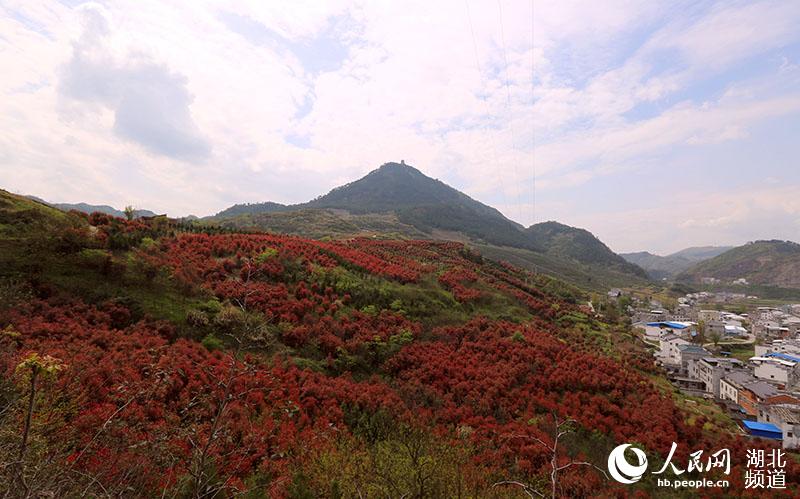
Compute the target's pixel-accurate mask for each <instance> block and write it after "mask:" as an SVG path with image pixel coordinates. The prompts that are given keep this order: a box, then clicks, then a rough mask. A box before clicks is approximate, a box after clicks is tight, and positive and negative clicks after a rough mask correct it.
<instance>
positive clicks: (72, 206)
mask: <svg viewBox="0 0 800 499" xmlns="http://www.w3.org/2000/svg"><path fill="white" fill-rule="evenodd" d="M27 197H28V198H30V199H33V200H35V201H39V202H40V203H44V204H46V205H50V206H52V207H54V208H58V209H59V210H63V211H69V210H77V211H82V212H84V213H94V212H96V211H99V212H100V213H105V214H107V215H113V216H115V217H121V218H124V217H125V212H124V211H122V210H118V209H116V208H114V207H113V206H108V205H106V204H87V203H50V202H48V201H45V200H44V199H41V198H37V197H36V196H27ZM153 215H155V213H153V212H152V211H150V210H134V212H133V216H134V217H136V218H139V217H152V216H153Z"/></svg>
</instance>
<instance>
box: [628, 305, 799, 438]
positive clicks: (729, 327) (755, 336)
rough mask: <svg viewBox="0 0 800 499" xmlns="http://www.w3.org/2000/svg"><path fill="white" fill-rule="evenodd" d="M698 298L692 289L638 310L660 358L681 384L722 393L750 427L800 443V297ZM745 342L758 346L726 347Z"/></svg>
mask: <svg viewBox="0 0 800 499" xmlns="http://www.w3.org/2000/svg"><path fill="white" fill-rule="evenodd" d="M697 295H699V293H698V294H697ZM699 298H702V297H699V296H691V295H687V297H685V299H682V300H680V302H679V303H678V306H677V307H675V310H665V309H663V308H658V307H655V308H653V307H652V305H653V304H652V303H649V304H648V306H646V307H640V308H639V309H638V310H636V311H634V313H633V321H634V325H635V326H638V327H640V328H642V329H644V333H645V335H644V339H645V341H646V342H647V343H649V344H650V345H652V346H653V347H655V349H654V355H655V358H656V362H657V363H658V364H659V365H661V366H662V367H663V368H664V369H665V371H666V372H667V375H668V377H669V379H670V380H671V381H672V382H673V384H675V385H676V386H678V387H679V388H680V389H681V390H682V391H684V392H686V393H688V394H691V395H696V396H702V397H706V398H709V399H714V400H715V401H717V402H718V403H719V404H720V405H721V406H722V407H724V408H725V409H726V410H727V411H729V412H728V413H729V414H730V415H731V416H732V417H733V418H734V419H736V420H739V421H741V423H742V427H743V430H744V431H746V432H748V433H750V434H751V435H754V436H758V437H762V438H774V439H779V440H781V441H782V445H783V447H784V448H786V449H797V448H800V305H784V306H781V307H758V308H756V309H753V310H748V313H741V314H737V313H732V312H727V311H724V310H711V309H704V308H701V307H702V304H704V303H705V302H704V301H702V300H700V299H699ZM701 334H702V335H704V341H700V340H701V338H702V336H701ZM710 338H714V340H713V341H712V340H711V339H710ZM712 344H713V345H714V346H713V347H712ZM742 345H750V346H752V347H753V348H754V354H753V355H752V356H749V355H748V356H746V357H741V356H740V358H741V360H739V359H736V358H733V357H732V356H731V353H730V352H727V351H725V348H726V347H729V348H730V347H732V346H739V347H741V346H742ZM711 350H714V351H715V353H712V351H711Z"/></svg>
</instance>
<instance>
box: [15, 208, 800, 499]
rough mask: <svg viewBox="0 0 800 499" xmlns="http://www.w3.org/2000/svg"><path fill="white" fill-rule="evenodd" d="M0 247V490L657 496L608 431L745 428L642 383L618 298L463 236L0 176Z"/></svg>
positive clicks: (715, 433) (654, 437)
mask: <svg viewBox="0 0 800 499" xmlns="http://www.w3.org/2000/svg"><path fill="white" fill-rule="evenodd" d="M0 245H2V258H3V262H2V264H3V265H2V266H1V267H0V296H2V299H1V300H0V371H1V372H2V373H3V377H2V382H1V383H0V407H2V408H3V410H2V412H1V413H0V493H5V492H9V491H18V490H22V491H24V492H25V494H24V495H25V496H26V497H40V496H47V497H77V496H98V497H99V496H102V497H106V496H108V497H111V496H114V497H119V496H126V497H128V496H135V497H153V496H161V497H232V496H236V495H244V494H249V496H250V497H276V498H281V497H285V498H310V497H342V498H344V497H348V498H349V497H418V498H423V497H437V498H439V497H441V498H445V497H448V498H449V497H527V496H528V495H530V494H533V492H531V491H534V490H535V491H537V492H538V493H542V494H546V495H550V494H551V493H553V494H556V495H563V496H569V497H596V496H597V495H598V494H600V495H603V494H609V495H610V494H628V493H631V492H632V491H639V493H642V494H649V493H651V492H652V491H653V490H654V484H653V479H652V477H645V478H644V479H643V480H642V481H641V482H640V483H638V484H636V485H635V486H632V487H628V488H625V489H622V488H621V486H619V485H615V482H611V481H609V480H608V479H607V478H606V477H605V476H604V474H603V472H602V471H600V470H601V469H603V468H604V463H605V459H606V458H607V455H608V451H609V450H610V449H611V448H612V447H613V446H615V445H617V444H619V443H623V442H634V441H635V442H638V443H640V444H641V445H642V446H643V447H644V448H645V449H647V450H648V451H649V452H652V453H653V454H654V455H661V456H663V455H666V453H667V451H668V450H669V448H670V446H671V443H672V442H679V443H681V448H680V449H679V451H678V454H679V456H676V458H678V457H679V458H680V459H681V460H682V461H684V462H685V461H686V459H687V455H688V452H690V451H691V450H695V449H696V448H714V447H720V446H722V445H725V446H728V447H730V448H732V449H734V452H739V454H740V455H743V453H744V451H743V449H744V446H745V445H746V446H748V447H752V446H753V443H752V442H745V441H744V440H738V439H735V438H734V437H732V436H730V435H729V434H728V433H727V429H726V426H725V421H724V419H715V417H714V416H713V414H714V413H713V412H703V411H702V410H700V406H697V407H695V408H694V409H692V408H688V409H679V408H678V406H677V405H676V401H675V399H674V398H673V393H672V392H671V391H668V390H665V389H664V388H663V387H662V386H661V385H656V384H654V382H653V381H651V380H652V379H653V378H652V377H651V375H652V374H653V373H654V369H655V368H654V367H653V366H652V363H651V361H650V357H649V355H648V353H647V352H646V351H645V350H644V348H643V347H642V346H641V344H639V343H638V342H637V340H636V339H635V336H634V335H633V334H631V333H630V332H629V330H628V328H627V326H626V325H625V324H624V323H622V322H618V321H617V316H616V314H612V312H611V311H612V310H613V308H612V307H613V305H612V304H607V307H608V310H609V313H608V314H609V315H607V316H606V317H598V316H595V315H594V314H592V313H591V312H590V311H589V310H588V309H586V308H585V307H584V306H583V305H582V304H583V303H585V300H586V296H584V294H583V293H582V292H580V291H578V290H576V289H574V288H572V287H570V286H567V285H564V284H563V283H561V282H559V281H556V280H553V279H550V278H547V277H543V276H541V275H537V274H532V273H529V272H526V271H523V270H520V269H519V268H517V267H514V266H512V265H510V264H507V263H501V262H496V261H493V260H489V259H487V258H485V257H484V256H482V255H481V254H479V253H477V252H476V251H474V250H472V249H470V248H469V247H467V246H465V245H464V244H462V243H458V242H433V241H413V240H411V241H397V240H369V239H358V238H357V239H348V240H339V241H319V240H310V239H303V238H299V237H294V236H287V235H274V234H264V233H259V234H241V233H234V232H231V231H230V230H227V229H220V228H213V227H202V228H198V227H197V226H195V225H184V224H180V223H177V222H176V221H174V220H169V219H166V218H157V219H153V220H148V221H147V222H144V221H137V220H133V221H128V220H124V219H120V218H114V217H109V216H108V215H105V214H99V213H96V214H92V215H85V214H81V213H77V212H71V213H63V212H60V211H57V210H54V209H52V208H50V207H48V206H45V205H41V204H38V203H35V202H32V201H30V200H27V199H24V198H20V197H17V196H13V195H10V194H8V193H5V192H2V193H0ZM558 429H560V430H562V431H565V433H564V435H563V436H562V437H561V439H560V443H559V446H558V449H557V450H556V452H555V454H553V452H552V451H551V450H548V449H549V447H548V446H549V445H551V443H552V442H553V439H554V435H555V434H556V433H557V431H558ZM689 443H690V444H691V448H690V447H689V446H688V445H687V444H689ZM580 462H586V463H591V464H593V465H595V466H596V467H595V466H588V465H581V464H578V463H580ZM552 463H556V464H557V466H559V467H560V466H565V467H564V468H562V469H561V471H560V472H559V473H558V474H557V476H556V477H555V478H553V475H551V474H550V472H551V471H552V468H551V466H552ZM570 463H572V464H571V465H570ZM740 471H741V470H738V469H736V470H734V473H733V475H732V476H731V477H730V478H731V480H732V482H733V483H738V482H737V480H738V481H741V477H742V476H743V472H741V473H740ZM789 473H790V476H789V477H787V480H789V479H796V477H797V476H798V475H797V469H796V466H795V465H794V464H791V465H790V467H789ZM704 476H705V477H709V476H713V475H712V474H709V473H706V474H705V475H704ZM512 482H513V483H512ZM739 489H740V490H741V484H739Z"/></svg>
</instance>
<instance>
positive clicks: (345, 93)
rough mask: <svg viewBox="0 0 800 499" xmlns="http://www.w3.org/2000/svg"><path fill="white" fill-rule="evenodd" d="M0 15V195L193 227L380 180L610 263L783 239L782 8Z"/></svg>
mask: <svg viewBox="0 0 800 499" xmlns="http://www.w3.org/2000/svg"><path fill="white" fill-rule="evenodd" d="M288 5H289V4H286V3H285V2H232V3H228V4H225V6H224V7H223V6H221V5H220V4H218V3H215V2H203V1H199V2H196V3H193V8H192V9H186V8H185V7H184V6H182V4H177V3H175V4H173V3H170V2H161V1H159V2H156V1H152V2H150V1H142V2H137V3H136V4H130V3H117V2H102V1H101V2H91V3H81V2H75V1H70V2H31V1H26V2H19V1H0V186H2V187H4V188H6V189H10V190H12V191H16V192H23V193H29V194H35V195H37V196H40V197H43V198H45V199H48V200H52V201H65V202H77V201H84V202H90V203H98V204H100V203H102V204H112V205H116V206H123V205H126V204H134V205H136V206H140V207H144V208H148V209H152V210H154V211H162V212H168V213H170V214H171V215H185V214H189V213H193V214H196V215H206V214H211V213H214V212H216V211H219V210H221V209H223V208H225V207H226V206H228V205H230V204H233V203H236V202H255V201H267V200H271V201H278V202H284V203H291V202H300V201H305V200H308V199H310V198H313V197H315V196H317V195H319V194H322V193H324V192H326V191H327V190H329V189H331V188H332V187H335V186H336V185H339V184H342V183H345V182H348V181H351V180H353V179H355V178H358V177H360V176H361V175H363V174H365V173H367V172H368V171H370V170H372V169H374V168H376V167H378V166H379V165H380V164H382V163H384V162H387V161H397V160H400V159H405V160H406V162H407V163H409V164H413V165H414V166H416V167H418V168H419V169H421V170H422V171H423V172H425V173H427V174H429V175H431V176H433V177H436V178H439V179H441V180H443V181H445V182H447V183H449V184H451V185H452V186H454V187H456V188H458V189H460V190H463V191H464V192H466V193H468V194H470V195H471V196H473V197H474V198H476V199H478V200H480V201H483V202H485V203H487V204H491V205H493V206H495V207H497V208H498V209H500V210H501V211H502V212H503V213H504V214H506V216H508V217H509V218H512V219H514V220H517V221H518V222H520V223H523V224H525V225H529V224H531V223H534V222H540V221H544V220H551V219H555V220H558V221H561V222H564V223H568V224H571V225H576V226H580V227H585V228H587V229H589V230H591V231H592V232H594V233H595V234H596V235H598V236H599V237H600V238H601V239H602V240H603V241H605V242H606V243H607V244H608V245H609V246H610V247H611V248H612V249H614V250H616V251H620V252H622V251H636V250H649V251H653V252H657V253H662V254H664V253H669V252H671V251H675V250H678V249H681V248H683V247H686V246H692V245H706V244H726V245H727V244H742V243H745V242H747V241H750V240H754V239H762V238H780V239H793V240H800V164H798V159H797V158H798V157H800V154H798V153H800V140H797V137H798V132H799V131H800V2H796V1H794V0H764V1H748V2H738V1H721V2H714V1H693V2H688V1H673V2H654V1H650V0H648V1H637V0H619V1H617V0H607V1H604V2H588V1H570V0H562V1H539V0H534V1H533V2H531V1H509V0H499V1H497V0H488V1H478V0H466V1H464V0H457V1H449V0H447V1H442V2H424V1H407V2H389V1H355V0H333V1H329V2H319V1H315V0H314V1H312V0H307V1H306V0H299V1H296V2H292V3H291V5H290V6H288Z"/></svg>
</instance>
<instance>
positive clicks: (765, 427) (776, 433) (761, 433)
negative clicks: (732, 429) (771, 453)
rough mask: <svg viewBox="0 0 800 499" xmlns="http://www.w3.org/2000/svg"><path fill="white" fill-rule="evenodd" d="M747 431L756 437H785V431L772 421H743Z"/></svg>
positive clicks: (779, 438)
mask: <svg viewBox="0 0 800 499" xmlns="http://www.w3.org/2000/svg"><path fill="white" fill-rule="evenodd" d="M742 424H743V425H744V427H745V428H746V429H747V431H748V432H749V433H750V434H751V435H753V436H754V437H761V438H772V439H775V440H782V439H783V431H781V429H780V428H778V427H777V426H775V425H774V424H772V423H759V422H758V421H742Z"/></svg>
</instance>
